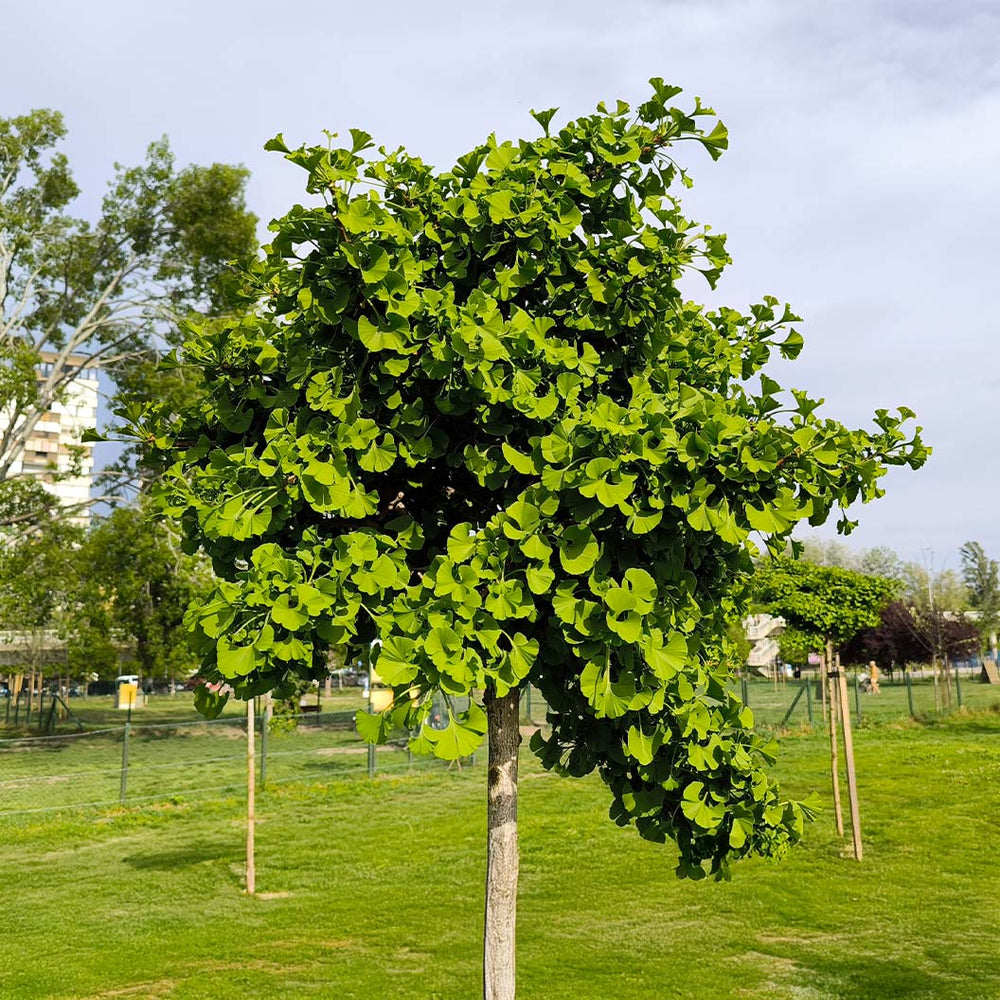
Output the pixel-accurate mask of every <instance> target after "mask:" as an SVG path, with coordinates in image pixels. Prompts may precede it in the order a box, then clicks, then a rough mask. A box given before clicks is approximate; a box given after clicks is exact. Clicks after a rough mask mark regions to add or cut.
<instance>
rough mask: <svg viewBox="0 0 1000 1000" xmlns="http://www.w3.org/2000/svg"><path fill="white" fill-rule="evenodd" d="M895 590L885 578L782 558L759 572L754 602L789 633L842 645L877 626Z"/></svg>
mask: <svg viewBox="0 0 1000 1000" xmlns="http://www.w3.org/2000/svg"><path fill="white" fill-rule="evenodd" d="M897 590H898V584H897V583H896V582H895V581H893V580H888V579H885V578H884V577H877V576H868V575H866V574H864V573H855V572H854V571H852V570H847V569H840V568H838V567H833V566H817V565H815V564H814V563H809V562H804V561H798V562H797V561H795V560H792V559H788V558H787V557H782V558H779V559H775V560H773V561H772V562H770V563H765V564H763V565H761V566H759V567H758V569H757V572H756V573H755V575H754V580H753V593H754V599H755V601H756V602H757V604H758V605H759V606H760V607H761V608H762V609H763V610H765V611H767V612H768V613H769V614H773V615H780V616H781V617H782V618H784V619H785V621H786V622H788V624H789V625H791V626H792V627H793V628H795V629H798V630H799V631H800V632H802V633H805V634H806V635H807V636H814V637H816V638H818V639H820V640H821V641H822V643H823V644H824V645H825V643H826V642H832V643H834V645H840V644H842V643H846V642H848V641H849V640H851V639H853V638H854V637H855V636H856V635H858V633H859V632H861V631H862V630H863V629H867V628H874V627H875V626H876V625H878V623H879V616H880V613H881V611H882V609H883V608H884V607H885V606H886V605H887V604H888V603H889V602H890V600H891V599H892V597H893V596H894V595H895V593H896V591H897Z"/></svg>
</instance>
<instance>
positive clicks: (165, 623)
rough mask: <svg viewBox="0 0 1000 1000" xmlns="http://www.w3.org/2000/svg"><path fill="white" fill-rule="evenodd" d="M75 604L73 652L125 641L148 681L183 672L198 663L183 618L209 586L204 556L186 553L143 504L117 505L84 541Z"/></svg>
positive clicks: (68, 628) (70, 629) (70, 625)
mask: <svg viewBox="0 0 1000 1000" xmlns="http://www.w3.org/2000/svg"><path fill="white" fill-rule="evenodd" d="M78 565H79V572H78V583H77V587H76V600H75V603H74V610H73V612H72V614H71V615H70V616H69V617H68V620H67V625H66V631H67V634H68V636H69V638H70V647H71V651H72V652H73V653H75V654H77V655H78V656H79V655H80V654H85V651H86V649H87V648H88V647H96V648H100V649H105V648H107V647H108V646H114V645H115V644H126V645H128V646H131V647H132V648H133V650H134V662H135V666H136V667H137V669H138V672H139V673H140V674H142V675H143V676H145V677H148V678H150V679H153V678H156V679H162V680H164V681H167V680H171V681H172V680H174V679H175V678H176V677H177V676H180V677H185V676H186V675H187V674H189V673H190V672H191V671H192V670H194V668H195V667H196V666H197V660H196V659H195V658H194V657H193V655H192V652H191V650H190V647H189V645H188V643H187V641H186V630H185V626H184V616H185V613H186V611H187V609H188V607H189V606H191V605H192V604H195V603H198V602H200V601H202V600H204V599H205V598H206V597H207V596H208V594H209V592H210V591H211V589H212V586H213V583H214V581H213V579H212V575H211V572H210V571H209V570H208V567H207V565H206V564H205V561H204V560H203V559H199V558H196V557H193V556H190V555H187V554H185V553H184V552H182V551H181V549H180V546H179V539H177V538H176V537H175V536H174V535H173V534H171V531H170V529H169V528H168V527H166V526H164V525H163V524H156V523H150V522H149V520H148V518H147V517H146V514H145V511H144V510H143V509H142V508H141V507H122V508H119V509H118V510H115V511H113V512H112V513H111V514H110V516H108V517H107V518H105V519H103V520H101V521H98V522H96V523H95V524H94V526H93V527H92V528H91V530H90V531H89V532H88V533H87V536H86V538H85V540H84V542H83V545H82V548H81V551H80V558H79V560H78Z"/></svg>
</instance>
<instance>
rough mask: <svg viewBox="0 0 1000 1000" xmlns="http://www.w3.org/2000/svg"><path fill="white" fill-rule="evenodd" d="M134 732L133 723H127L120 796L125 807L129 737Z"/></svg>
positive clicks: (124, 737)
mask: <svg viewBox="0 0 1000 1000" xmlns="http://www.w3.org/2000/svg"><path fill="white" fill-rule="evenodd" d="M131 730H132V723H131V722H126V723H125V728H124V729H123V730H122V782H121V789H120V791H119V795H118V801H119V802H120V803H121V804H122V805H125V793H126V790H127V789H128V735H129V733H130V732H131Z"/></svg>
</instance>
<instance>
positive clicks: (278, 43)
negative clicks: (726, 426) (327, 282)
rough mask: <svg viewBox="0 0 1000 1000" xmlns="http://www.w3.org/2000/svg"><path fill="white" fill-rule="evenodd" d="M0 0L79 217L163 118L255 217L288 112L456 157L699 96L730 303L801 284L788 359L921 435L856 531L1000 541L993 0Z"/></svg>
mask: <svg viewBox="0 0 1000 1000" xmlns="http://www.w3.org/2000/svg"><path fill="white" fill-rule="evenodd" d="M4 7H5V9H4V11H3V18H2V24H3V35H4V38H3V42H2V52H3V55H2V62H0V67H2V70H0V80H2V83H0V115H10V114H16V113H21V112H24V111H26V110H28V109H30V108H37V107H52V108H57V109H59V110H61V111H63V112H64V113H65V114H66V117H67V123H68V126H69V128H70V136H69V139H68V141H67V143H66V145H65V149H66V152H67V153H68V154H69V156H70V158H71V162H72V163H73V165H74V168H75V171H76V176H77V179H78V181H79V182H80V184H81V187H82V188H83V189H84V196H83V198H82V199H81V204H80V206H79V211H80V212H81V213H83V214H86V213H88V212H90V211H92V210H93V208H94V207H95V206H96V204H97V202H98V200H99V197H100V194H101V192H102V189H103V186H104V184H105V183H106V181H107V179H108V178H109V176H110V173H111V169H112V164H113V163H114V162H115V161H116V160H117V161H120V162H124V163H133V162H136V161H138V160H140V159H141V158H142V154H143V150H144V149H145V146H146V145H147V143H148V142H149V141H150V140H151V139H153V138H155V137H157V136H159V135H161V134H163V133H167V134H168V135H169V136H170V139H171V142H172V144H173V147H174V150H175V152H176V153H177V156H178V160H179V162H180V163H182V164H183V163H187V162H192V161H194V162H200V163H208V162H213V161H224V162H237V163H244V164H246V165H247V166H248V167H249V168H250V169H251V171H252V174H253V177H252V181H251V183H250V189H249V201H250V206H251V208H252V209H253V210H254V211H255V212H256V213H257V214H258V215H259V216H261V217H262V219H263V220H264V221H266V220H267V219H270V218H272V217H273V216H275V215H278V214H281V213H283V212H284V211H285V210H286V209H287V208H288V207H289V206H290V205H291V204H292V203H293V202H294V201H296V200H300V199H301V197H302V195H301V193H300V191H301V183H302V178H303V177H304V174H303V173H302V172H301V171H300V170H299V169H298V168H296V167H293V166H291V165H289V164H287V163H286V162H285V161H284V160H283V159H282V158H281V157H280V155H278V154H273V153H264V152H263V151H262V150H261V146H262V145H263V143H264V142H265V141H266V140H267V139H268V138H269V137H270V136H272V135H273V134H274V133H276V132H278V131H282V132H284V134H285V136H286V138H287V139H288V140H289V141H290V142H294V143H296V144H298V143H299V142H301V141H310V142H311V141H321V139H322V135H321V132H322V130H323V129H324V128H328V129H331V130H335V131H337V130H339V131H341V132H346V129H347V128H348V127H350V126H358V127H361V128H364V129H366V130H367V131H369V132H372V133H373V134H374V135H375V137H376V139H377V140H378V141H380V142H384V143H386V144H389V145H397V144H404V145H406V146H407V147H408V148H409V149H410V150H411V151H412V152H414V153H418V154H419V155H421V156H422V157H424V159H426V160H429V161H430V162H432V163H435V164H437V165H439V166H447V165H449V164H450V163H451V162H452V161H453V158H454V157H455V156H456V155H457V154H460V153H462V152H464V151H465V150H466V149H467V148H469V147H471V146H473V145H475V144H476V143H478V142H479V141H481V139H482V138H483V137H484V136H485V135H486V134H488V133H489V132H491V131H495V132H497V133H498V135H500V136H501V137H510V138H516V137H517V136H519V135H521V134H528V133H531V134H533V131H532V130H533V129H534V127H535V126H534V122H532V121H531V120H530V118H529V117H528V109H529V108H532V107H535V108H547V107H552V106H558V107H560V108H561V109H562V111H563V114H564V115H566V116H570V115H572V116H575V115H577V114H582V113H585V112H587V111H589V110H590V109H592V107H593V105H594V104H595V103H596V102H597V101H598V100H601V99H606V100H614V99H615V98H619V97H621V98H624V99H626V100H629V101H638V100H641V99H643V98H644V96H645V94H646V92H647V89H648V88H647V86H646V84H645V81H646V80H647V79H648V78H649V77H650V76H662V77H664V78H665V79H666V80H667V81H668V82H672V83H676V84H677V85H679V86H682V87H684V89H685V91H686V92H687V94H688V95H689V96H693V95H694V94H698V95H699V96H701V97H702V98H703V99H704V100H705V101H706V102H707V103H709V104H711V105H713V106H714V107H715V109H716V110H717V111H718V112H719V114H720V115H721V117H722V118H723V120H724V121H725V122H726V124H727V125H728V127H729V130H730V136H731V149H730V151H729V153H728V154H727V155H726V156H724V157H723V158H722V160H721V161H720V162H719V163H717V164H712V163H711V161H710V160H709V159H708V158H707V156H696V155H694V151H693V150H692V151H691V153H690V154H689V156H690V159H689V160H688V161H687V164H688V166H689V167H690V168H691V171H692V174H693V176H694V179H695V188H694V190H693V191H691V192H690V193H688V195H687V196H686V205H687V208H688V211H689V213H692V214H694V216H695V217H696V218H698V219H700V220H702V221H706V222H710V223H711V224H712V225H713V227H714V228H715V229H717V230H720V231H722V232H726V233H728V234H729V237H730V243H729V246H730V251H731V253H732V254H733V257H734V259H735V262H734V264H733V266H732V267H731V269H730V271H729V273H728V275H727V277H725V278H724V279H723V282H722V284H721V286H720V292H719V294H718V295H717V296H715V300H717V301H725V302H727V303H728V304H731V305H733V306H734V307H741V306H744V305H745V304H747V303H749V302H752V301H756V300H758V299H759V297H760V296H761V295H762V294H765V293H771V294H774V295H776V296H778V297H779V298H781V299H782V300H787V301H789V302H791V303H792V304H793V306H794V308H795V309H796V311H797V312H798V313H799V314H800V315H802V316H803V317H804V318H805V320H806V322H805V324H804V325H803V327H802V332H803V334H804V335H805V337H806V349H805V351H804V352H803V354H802V356H801V358H800V360H799V361H797V362H795V364H794V365H790V366H782V371H781V373H780V375H779V379H781V380H785V381H788V382H790V383H791V384H793V385H796V386H800V387H802V388H805V389H808V390H810V391H812V392H813V393H816V394H819V395H822V396H824V397H825V398H826V399H827V401H828V406H827V411H828V413H829V415H831V416H833V417H836V418H837V419H840V420H843V421H845V422H848V423H853V424H860V423H864V422H866V421H867V419H868V417H869V416H870V414H871V412H872V410H873V409H875V408H876V407H880V406H896V405H898V404H905V405H907V406H909V407H911V408H912V409H914V410H916V411H917V414H918V416H919V419H920V423H921V424H922V425H923V426H924V428H925V436H926V438H927V440H928V441H929V443H930V444H931V445H932V446H933V447H934V455H933V456H932V458H931V460H930V461H929V463H928V464H927V465H926V466H925V467H924V468H923V469H922V470H920V471H919V472H917V473H913V472H909V471H904V472H897V473H895V474H893V475H890V476H889V478H888V480H887V496H886V497H885V498H884V499H883V500H881V501H879V502H878V503H876V504H873V505H870V506H868V507H864V508H862V509H860V510H859V512H858V514H859V516H860V519H861V527H860V528H859V529H858V531H857V532H855V534H854V535H853V536H852V538H851V539H850V542H851V543H852V544H853V545H855V546H858V547H861V546H871V545H878V544H885V545H890V546H892V547H894V548H895V549H897V551H899V552H900V554H901V555H903V556H904V557H905V558H911V559H919V558H920V557H921V551H922V550H925V549H933V550H934V553H935V555H934V559H935V563H936V565H937V566H942V565H944V566H951V567H952V568H954V567H956V566H957V555H956V549H957V547H958V546H959V545H960V544H961V543H962V542H964V541H966V540H967V539H970V538H974V539H978V540H980V541H982V542H983V543H984V544H985V545H986V547H987V549H988V550H991V551H992V552H993V553H994V554H995V555H1000V526H998V519H997V516H996V513H995V511H996V510H997V507H998V505H1000V474H998V471H997V469H998V462H997V459H998V453H1000V371H998V370H997V360H998V355H1000V352H998V350H997V347H996V343H997V331H996V326H997V310H996V309H995V308H993V300H994V299H995V298H996V295H997V290H998V289H1000V279H998V276H997V265H998V259H997V257H998V254H997V249H996V234H997V231H998V223H1000V61H998V57H1000V5H998V4H997V3H996V2H995V0H947V2H945V0H890V2H882V3H879V2H872V0H869V2H864V0H823V2H811V0H794V2H793V0H733V2H728V0H692V2H681V0H648V2H637V0H624V2H623V0H619V2H617V3H612V4H609V3H607V2H592V0H572V2H568V0H567V2H548V3H546V2H544V0H533V2H524V0H516V2H506V3H505V2H502V0H498V2H494V3H490V4H479V3H475V2H469V0H466V2H465V3H457V2H438V0H424V2H423V3H413V2H406V3H404V2H399V0H383V2H381V3H377V4H376V3H368V4H365V3H352V4H340V3H335V2H326V3H321V2H315V0H297V2H295V3H293V4H288V5H286V6H285V7H284V9H282V8H281V7H280V6H279V5H277V4H275V3H273V0H270V2H267V3H264V2H261V0H242V2H240V3H236V2H233V0H214V2H213V0H199V2H192V0H173V2H171V3H166V4H160V5H157V6H153V5H148V4H140V3H135V2H130V3H124V2H107V0H90V2H89V3H85V4H83V3H79V2H78V0H73V2H67V0H40V2H39V3H37V4H32V5H29V4H27V3H17V4H14V3H12V2H10V0H8V3H7V4H5V5H4ZM679 100H680V101H683V100H684V98H680V99H679ZM692 291H694V289H692ZM702 294H705V295H706V296H707V290H706V291H705V292H703V293H702Z"/></svg>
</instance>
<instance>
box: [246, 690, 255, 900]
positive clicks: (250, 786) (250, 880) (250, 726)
mask: <svg viewBox="0 0 1000 1000" xmlns="http://www.w3.org/2000/svg"><path fill="white" fill-rule="evenodd" d="M253 705H254V700H253V698H247V895H248V896H252V895H253V894H254V890H255V889H256V883H257V863H256V859H255V858H254V843H253V834H254V825H255V822H256V819H255V816H254V799H255V798H256V792H257V789H256V786H255V780H256V773H255V772H256V768H255V763H256V756H257V755H256V753H255V752H254V732H255V730H256V721H257V720H256V719H255V718H254V711H253Z"/></svg>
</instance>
